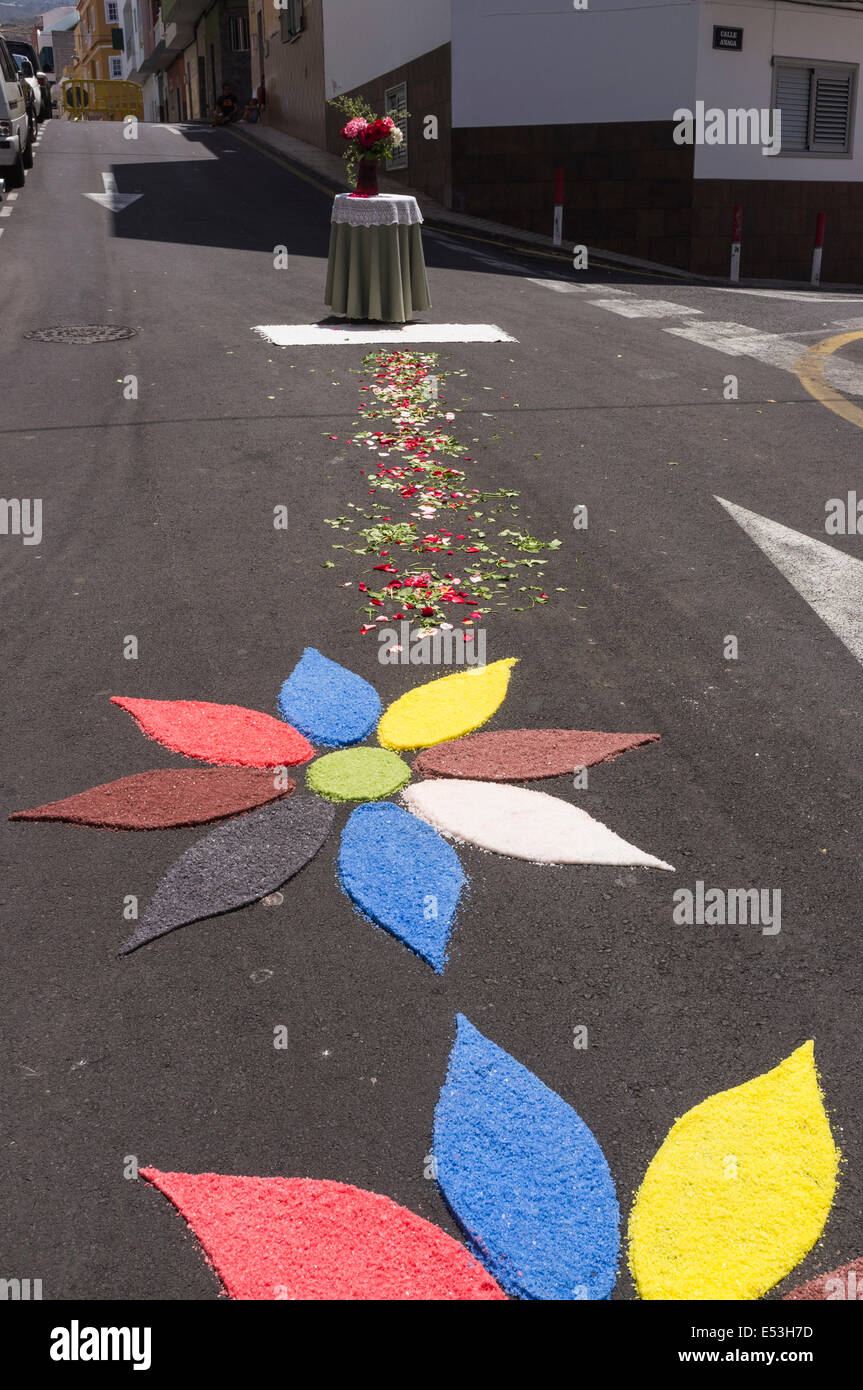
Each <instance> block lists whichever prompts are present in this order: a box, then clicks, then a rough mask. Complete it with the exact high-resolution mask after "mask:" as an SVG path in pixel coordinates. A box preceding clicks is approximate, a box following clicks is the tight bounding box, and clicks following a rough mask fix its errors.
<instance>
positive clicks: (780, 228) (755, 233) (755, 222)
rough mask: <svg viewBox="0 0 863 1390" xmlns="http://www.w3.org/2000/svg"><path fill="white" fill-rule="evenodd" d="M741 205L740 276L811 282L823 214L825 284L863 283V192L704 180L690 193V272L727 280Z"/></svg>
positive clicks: (849, 186) (836, 186)
mask: <svg viewBox="0 0 863 1390" xmlns="http://www.w3.org/2000/svg"><path fill="white" fill-rule="evenodd" d="M736 204H740V206H741V207H742V208H743V250H742V255H741V270H740V273H741V274H742V275H744V276H748V277H750V278H754V279H760V278H770V279H777V280H808V279H809V275H810V271H811V267H812V243H813V241H814V239H815V224H816V220H817V216H818V213H819V212H826V214H827V228H826V237H825V242H824V264H823V267H822V271H821V277H822V279H823V280H825V281H833V282H834V283H851V284H861V283H863V184H860V183H797V182H787V183H785V182H783V183H780V182H778V181H777V182H775V183H774V182H773V181H771V182H769V183H768V182H767V181H766V180H765V181H762V180H760V179H757V180H756V179H746V180H741V181H739V182H735V181H734V180H726V179H699V180H697V181H696V183H695V184H694V185H693V205H692V265H691V267H690V269H692V270H696V271H699V272H701V273H702V274H704V275H727V274H728V262H729V257H730V249H731V248H730V242H731V217H732V208H734V206H735V205H736Z"/></svg>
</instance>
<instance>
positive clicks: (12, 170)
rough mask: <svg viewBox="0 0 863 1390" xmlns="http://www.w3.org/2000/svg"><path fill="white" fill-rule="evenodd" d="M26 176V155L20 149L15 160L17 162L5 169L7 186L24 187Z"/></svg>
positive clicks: (4, 176)
mask: <svg viewBox="0 0 863 1390" xmlns="http://www.w3.org/2000/svg"><path fill="white" fill-rule="evenodd" d="M26 177H27V176H26V174H25V173H24V157H23V155H22V154H21V151H20V150H19V151H18V158H17V159H16V160H15V163H14V164H12V165H10V167H9V168H8V169H7V170H6V171H5V173H4V174H3V178H4V179H5V180H6V187H7V188H23V187H24V180H25V178H26Z"/></svg>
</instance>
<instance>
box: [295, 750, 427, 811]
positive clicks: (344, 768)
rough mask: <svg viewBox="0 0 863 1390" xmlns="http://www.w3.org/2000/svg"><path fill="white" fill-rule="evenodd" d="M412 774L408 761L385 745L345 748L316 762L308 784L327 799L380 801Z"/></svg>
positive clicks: (405, 781) (309, 787)
mask: <svg viewBox="0 0 863 1390" xmlns="http://www.w3.org/2000/svg"><path fill="white" fill-rule="evenodd" d="M410 776H411V770H410V768H409V767H408V765H407V763H406V762H404V761H403V760H402V759H401V758H400V757H398V755H397V754H396V753H391V752H390V751H389V750H388V749H386V748H345V749H340V750H339V751H338V752H337V753H327V754H325V756H324V757H323V758H318V759H317V760H316V761H315V762H313V763H312V765H311V767H310V768H309V770H308V772H307V773H306V786H307V787H308V789H309V791H313V792H317V793H318V795H319V796H325V797H326V798H327V800H328V801H380V800H381V798H382V797H385V796H392V794H393V792H397V791H399V789H400V788H401V787H403V786H405V784H406V783H407V782H409V781H410Z"/></svg>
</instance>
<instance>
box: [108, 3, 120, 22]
mask: <svg viewBox="0 0 863 1390" xmlns="http://www.w3.org/2000/svg"><path fill="white" fill-rule="evenodd" d="M105 20H106V23H108V24H112V25H113V24H119V23H120V5H119V3H118V0H105Z"/></svg>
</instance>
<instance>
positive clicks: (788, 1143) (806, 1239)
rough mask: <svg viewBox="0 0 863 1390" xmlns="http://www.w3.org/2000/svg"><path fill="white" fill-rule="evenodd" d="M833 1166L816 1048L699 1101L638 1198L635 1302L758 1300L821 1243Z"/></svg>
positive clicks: (632, 1238)
mask: <svg viewBox="0 0 863 1390" xmlns="http://www.w3.org/2000/svg"><path fill="white" fill-rule="evenodd" d="M838 1165H839V1152H838V1150H837V1148H836V1146H835V1144H834V1142H833V1136H832V1135H831V1133H830V1125H829V1123H828V1120H827V1116H826V1114H825V1112H824V1105H823V1103H822V1098H821V1091H820V1088H819V1085H818V1075H817V1072H816V1070H815V1057H814V1045H813V1044H812V1043H811V1042H807V1043H804V1044H803V1046H802V1047H798V1049H797V1051H796V1052H792V1054H791V1056H790V1057H787V1058H786V1060H785V1061H784V1062H782V1063H780V1065H779V1066H778V1067H775V1068H774V1069H773V1071H768V1072H765V1074H764V1075H763V1076H757V1077H755V1079H754V1080H753V1081H747V1082H745V1083H744V1084H743V1085H742V1086H737V1087H735V1088H734V1089H733V1090H731V1091H721V1092H719V1094H717V1095H715V1096H710V1097H709V1099H707V1100H705V1101H702V1103H701V1104H700V1105H696V1106H695V1108H694V1109H693V1110H690V1111H688V1112H687V1114H685V1115H684V1116H683V1118H682V1119H680V1120H678V1121H677V1122H676V1123H675V1124H674V1126H673V1127H672V1129H671V1130H670V1132H669V1134H668V1137H667V1138H666V1140H665V1142H664V1143H663V1145H662V1147H661V1148H660V1149H659V1151H658V1153H657V1154H656V1156H655V1157H654V1159H653V1161H652V1163H651V1164H650V1167H649V1168H648V1170H647V1172H646V1174H645V1177H644V1181H643V1183H642V1184H641V1187H640V1189H639V1191H638V1193H637V1195H636V1199H635V1205H634V1207H633V1209H632V1215H631V1216H630V1220H629V1262H630V1266H631V1268H632V1273H633V1277H634V1279H635V1283H636V1286H637V1288H638V1292H639V1294H640V1295H641V1297H642V1298H645V1299H711V1298H713V1299H749V1298H760V1297H761V1295H762V1294H764V1293H766V1292H767V1290H768V1289H770V1288H772V1287H773V1285H774V1284H777V1283H778V1282H779V1280H780V1279H784V1277H785V1275H786V1274H788V1273H790V1271H791V1270H792V1269H793V1268H794V1266H795V1265H796V1264H798V1263H799V1261H800V1260H802V1258H803V1256H804V1255H805V1254H806V1253H807V1252H808V1251H809V1250H811V1248H812V1246H813V1245H814V1244H815V1242H816V1240H817V1239H818V1237H819V1236H820V1234H821V1232H822V1230H823V1229H824V1223H825V1221H826V1220H827V1216H828V1213H829V1211H830V1207H831V1205H832V1203H833V1195H834V1193H835V1190H836V1174H837V1169H838Z"/></svg>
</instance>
